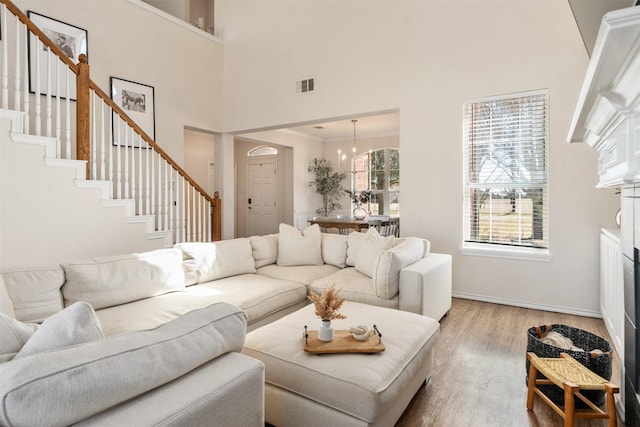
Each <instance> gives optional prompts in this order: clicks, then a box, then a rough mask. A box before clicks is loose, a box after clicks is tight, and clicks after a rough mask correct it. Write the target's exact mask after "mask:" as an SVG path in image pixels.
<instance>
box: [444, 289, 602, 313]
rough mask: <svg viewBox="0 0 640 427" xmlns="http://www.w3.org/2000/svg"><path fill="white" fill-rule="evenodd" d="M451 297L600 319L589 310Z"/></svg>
mask: <svg viewBox="0 0 640 427" xmlns="http://www.w3.org/2000/svg"><path fill="white" fill-rule="evenodd" d="M452 296H453V297H454V298H461V299H469V300H474V301H482V302H490V303H493V304H502V305H510V306H514V307H523V308H530V309H532V310H542V311H551V312H554V313H563V314H572V315H575V316H585V317H595V318H598V319H601V318H602V314H600V312H599V311H591V310H581V309H578V308H572V307H563V306H557V305H547V304H532V303H529V302H524V301H514V300H508V299H504V298H496V297H487V296H482V295H474V294H465V293H463V292H453V294H452Z"/></svg>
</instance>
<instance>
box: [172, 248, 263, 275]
mask: <svg viewBox="0 0 640 427" xmlns="http://www.w3.org/2000/svg"><path fill="white" fill-rule="evenodd" d="M176 247H177V248H178V249H180V250H181V251H182V252H183V258H184V266H185V271H186V275H187V276H191V271H193V270H195V273H196V277H197V283H203V282H209V281H211V280H216V279H222V278H224V277H229V276H236V275H238V274H249V273H255V272H256V267H255V263H254V261H253V254H252V249H251V242H250V241H249V239H248V238H239V239H230V240H221V241H219V242H213V243H203V242H194V243H178V244H177V245H176Z"/></svg>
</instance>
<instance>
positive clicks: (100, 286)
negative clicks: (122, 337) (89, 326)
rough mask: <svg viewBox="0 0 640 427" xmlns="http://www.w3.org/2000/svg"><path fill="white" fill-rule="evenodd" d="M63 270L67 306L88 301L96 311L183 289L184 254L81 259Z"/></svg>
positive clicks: (169, 251) (166, 252) (165, 251)
mask: <svg viewBox="0 0 640 427" xmlns="http://www.w3.org/2000/svg"><path fill="white" fill-rule="evenodd" d="M63 268H64V270H65V273H66V276H67V281H66V282H65V284H64V286H63V288H62V293H63V294H64V298H65V302H66V304H67V305H70V304H73V303H74V302H76V301H87V302H88V303H90V304H91V305H92V306H93V308H94V309H96V310H97V309H99V308H103V307H109V306H112V305H117V304H124V303H127V302H131V301H135V300H139V299H142V298H148V297H152V296H156V295H161V294H165V293H167V292H172V291H178V290H181V289H184V271H183V270H182V252H181V251H179V250H178V249H176V248H172V249H159V250H156V251H150V252H144V253H139V254H128V255H118V256H108V257H98V258H92V259H87V260H80V261H75V262H70V263H67V264H63Z"/></svg>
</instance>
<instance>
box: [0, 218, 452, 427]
mask: <svg viewBox="0 0 640 427" xmlns="http://www.w3.org/2000/svg"><path fill="white" fill-rule="evenodd" d="M429 249H430V246H429V242H428V241H427V240H424V239H419V238H412V237H409V238H404V239H397V238H393V237H388V238H386V237H381V236H379V235H377V232H375V230H370V231H368V232H367V233H351V234H349V235H338V234H323V233H320V230H319V228H318V227H317V226H311V227H309V228H307V229H306V230H304V231H302V232H301V231H299V230H297V229H295V228H293V227H291V226H287V225H284V224H282V225H281V226H280V230H279V234H274V235H268V236H255V237H251V238H237V239H231V240H226V241H220V242H215V243H181V244H178V245H176V246H175V247H174V248H170V249H163V250H157V251H151V252H147V253H141V254H127V255H122V256H109V257H99V258H93V259H86V260H79V261H74V262H67V263H63V264H61V265H56V266H45V267H13V268H5V269H3V270H2V271H0V273H1V278H2V279H3V281H4V285H5V286H4V288H6V289H5V295H4V298H3V296H2V288H3V286H0V311H3V312H4V313H5V314H0V316H1V317H0V320H2V321H0V338H1V337H2V336H5V335H2V334H3V329H2V328H3V327H5V328H9V329H8V330H9V332H8V333H9V334H11V335H12V336H14V337H15V336H16V330H17V331H18V332H20V334H22V335H21V338H20V339H18V340H17V342H16V343H14V344H13V347H12V346H11V345H6V344H5V345H3V344H1V343H0V350H1V351H0V377H2V378H3V381H2V384H1V385H0V403H1V404H0V424H7V425H16V426H17V425H29V424H33V423H34V421H35V420H37V419H38V418H37V417H39V416H43V417H45V416H46V418H47V421H48V422H50V424H51V425H66V424H71V423H76V422H80V421H83V420H84V422H85V423H87V424H91V425H101V423H103V425H116V424H120V425H122V423H121V422H124V421H127V420H128V421H129V422H130V421H131V420H133V421H134V422H135V424H137V425H149V424H154V425H155V424H158V423H166V424H167V425H185V423H191V422H195V423H196V424H207V423H214V424H215V425H229V426H236V425H238V426H240V425H242V426H252V425H263V423H264V412H263V403H264V400H263V392H264V367H263V365H262V364H261V363H260V362H257V361H256V360H254V359H251V358H249V357H247V356H245V355H243V354H240V353H239V352H240V351H241V349H242V346H243V343H244V338H245V334H246V332H247V330H253V329H256V328H258V327H260V326H262V325H265V324H267V323H270V322H272V321H274V320H276V319H279V318H281V317H283V316H284V315H285V314H288V313H291V312H294V311H296V310H298V309H299V308H302V307H304V306H305V305H306V304H307V303H308V300H307V295H308V293H309V291H310V290H313V291H315V292H321V291H322V290H323V289H324V287H325V286H327V285H329V284H335V285H336V287H337V288H338V289H340V290H341V292H342V295H343V296H344V297H345V298H347V299H348V300H352V301H355V302H360V303H366V304H372V305H378V306H382V307H388V308H395V309H401V310H406V311H411V312H414V313H418V314H422V315H425V316H428V317H431V318H434V319H436V320H439V319H440V318H441V317H442V316H444V315H445V314H446V313H447V311H448V310H449V308H450V306H451V256H450V255H445V254H434V253H430V250H429ZM1 282H2V281H0V285H2V283H1ZM78 306H82V307H84V309H85V310H88V311H89V312H90V313H85V315H84V319H93V320H92V321H87V322H85V323H88V324H90V325H93V326H92V328H94V329H95V328H96V327H97V329H98V330H99V334H97V335H96V334H93V335H91V334H88V335H87V334H85V335H83V334H78V335H77V336H75V335H74V334H71V335H72V336H70V337H67V336H65V337H63V339H62V340H58V339H54V340H51V339H50V338H49V337H47V336H46V335H45V333H44V332H42V331H45V332H47V329H49V330H51V329H53V326H50V327H48V328H45V327H44V326H45V325H47V324H50V325H54V326H55V325H56V322H60V320H58V318H63V321H62V323H61V324H65V325H66V327H65V328H63V329H71V330H73V329H74V328H70V327H69V324H73V322H74V319H75V318H74V317H73V316H71V320H69V318H68V317H69V316H68V315H67V313H68V312H70V311H73V310H72V308H73V309H77V307H78ZM7 313H8V314H7ZM93 313H95V314H93ZM52 319H53V320H52ZM42 321H45V322H44V323H42V325H41V326H39V327H35V326H33V323H32V322H36V323H37V322H42ZM12 322H13V323H12ZM23 322H24V323H23ZM64 322H66V323H64ZM7 324H8V326H7ZM3 325H4V326H3ZM89 330H90V331H92V330H93V329H91V328H89ZM201 330H208V331H209V332H208V333H205V332H201ZM4 333H7V332H6V331H5V332H4ZM20 334H18V336H20ZM43 336H44V338H43ZM32 340H33V341H35V342H40V341H43V342H46V343H47V344H46V345H45V346H38V345H36V346H35V348H38V347H40V348H41V349H42V348H44V350H43V351H39V352H38V351H36V352H34V351H32V350H29V351H28V352H27V353H28V354H26V355H21V352H24V351H25V350H24V349H25V348H29V347H34V346H33V345H30V344H29V343H30V342H32ZM85 341H89V342H86V343H85ZM5 342H9V341H5ZM25 343H26V344H25ZM176 343H179V345H178V344H176ZM69 345H71V346H69ZM15 353H17V354H15ZM125 355H126V357H125ZM132 355H133V356H132ZM192 356H193V357H192ZM127 357H132V358H133V360H134V361H135V362H136V363H138V364H135V363H134V364H133V365H131V366H129V363H130V360H131V359H128V358H127ZM97 360H101V361H108V363H107V362H105V363H102V362H100V363H97V362H96V361H97ZM32 364H33V365H38V366H39V368H38V371H37V380H34V378H33V377H31V376H29V375H27V374H26V373H27V372H29V366H30V365H32ZM61 372H66V373H72V374H71V377H72V378H75V382H74V381H70V380H69V375H61V374H60V373H61ZM205 372H206V373H207V374H205ZM33 375H36V374H33ZM204 375H206V377H205V376H204ZM140 378H141V379H142V381H140V382H141V383H142V384H141V385H140V386H138V385H136V386H135V387H133V386H128V385H127V384H128V382H127V381H132V382H133V383H134V384H138V382H136V379H140ZM7 379H8V380H7ZM58 383H64V384H65V386H66V387H63V388H64V390H67V389H68V390H69V391H68V395H66V396H65V398H64V399H59V397H58V395H57V393H58V391H59V386H58ZM26 384H29V385H28V386H27V385H26ZM91 387H93V388H94V393H92V392H91V390H90V389H91ZM102 387H104V389H103V388H102ZM237 387H240V388H246V390H245V391H246V393H244V392H243V391H242V390H241V389H239V388H237ZM47 390H50V393H49V392H47ZM95 390H108V391H107V393H108V394H109V397H110V398H109V399H102V398H101V397H100V398H98V397H97V396H98V395H97V394H96V393H97V392H95ZM196 391H197V392H196ZM100 393H101V394H100V396H102V394H103V391H100ZM43 396H45V397H46V398H45V397H43ZM47 396H48V397H47ZM257 396H259V397H257ZM260 396H261V397H260ZM91 399H95V400H96V401H100V404H93V403H91V404H88V403H87V402H93V400H91ZM229 399H230V400H229ZM41 400H44V402H41ZM166 401H171V402H172V404H171V405H168V404H166V403H165V402H166ZM161 402H162V403H161ZM34 407H38V408H41V409H40V410H39V411H33V410H32V409H33V408H34ZM142 408H153V409H149V410H144V409H142ZM242 408H244V409H242ZM46 411H51V412H54V413H59V414H60V416H59V417H53V418H51V417H50V416H49V415H50V414H51V412H46ZM25 414H27V415H25ZM50 419H51V421H50ZM205 420H207V422H204V421H205ZM212 420H215V422H213V421H212ZM36 424H37V423H36ZM125 424H127V423H126V422H125Z"/></svg>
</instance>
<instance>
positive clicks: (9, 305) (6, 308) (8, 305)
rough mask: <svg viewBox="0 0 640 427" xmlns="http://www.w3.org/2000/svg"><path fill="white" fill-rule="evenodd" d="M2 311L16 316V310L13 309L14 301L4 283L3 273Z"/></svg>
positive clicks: (0, 297)
mask: <svg viewBox="0 0 640 427" xmlns="http://www.w3.org/2000/svg"><path fill="white" fill-rule="evenodd" d="M0 313H4V314H6V315H7V316H9V317H13V318H15V317H16V312H15V310H14V309H13V301H12V300H11V297H10V296H9V291H7V287H6V286H5V284H4V280H3V279H2V274H0Z"/></svg>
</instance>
